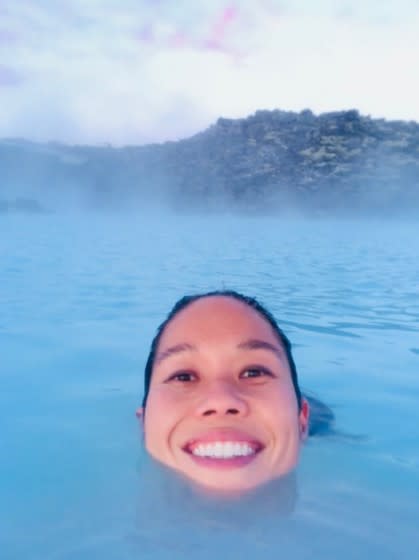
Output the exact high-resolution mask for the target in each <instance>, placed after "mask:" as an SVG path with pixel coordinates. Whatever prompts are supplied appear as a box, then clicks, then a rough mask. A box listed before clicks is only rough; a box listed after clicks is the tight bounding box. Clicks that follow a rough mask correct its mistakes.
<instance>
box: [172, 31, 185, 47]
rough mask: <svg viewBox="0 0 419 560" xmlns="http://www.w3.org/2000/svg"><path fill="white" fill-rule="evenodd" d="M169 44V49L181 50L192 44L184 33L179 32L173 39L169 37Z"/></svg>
mask: <svg viewBox="0 0 419 560" xmlns="http://www.w3.org/2000/svg"><path fill="white" fill-rule="evenodd" d="M168 44H169V47H173V48H175V49H181V48H184V47H187V46H188V45H189V44H190V39H189V37H188V36H187V35H186V33H184V32H183V31H177V32H176V33H174V34H173V35H172V36H171V37H169V41H168Z"/></svg>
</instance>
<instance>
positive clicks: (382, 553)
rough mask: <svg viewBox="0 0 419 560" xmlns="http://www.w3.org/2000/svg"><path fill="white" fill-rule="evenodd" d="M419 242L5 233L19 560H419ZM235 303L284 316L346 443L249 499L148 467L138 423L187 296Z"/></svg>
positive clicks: (311, 446)
mask: <svg viewBox="0 0 419 560" xmlns="http://www.w3.org/2000/svg"><path fill="white" fill-rule="evenodd" d="M417 233H418V232H417V226H414V224H410V225H400V224H386V225H385V227H383V226H380V225H378V224H350V223H346V224H332V223H320V222H313V223H303V222H299V223H298V222H294V223H291V222H290V223H284V222H281V221H279V220H275V219H273V218H271V219H268V220H263V219H255V218H249V219H243V220H238V219H228V218H225V219H223V220H217V223H215V224H214V223H213V218H212V219H205V218H199V219H198V218H195V219H193V218H190V219H186V218H183V219H182V220H181V219H180V218H174V217H165V218H164V219H163V218H162V217H159V216H156V217H149V218H147V219H145V218H144V217H142V218H141V219H140V218H139V219H133V218H131V219H129V220H128V219H126V220H122V219H120V220H118V219H116V218H111V217H109V218H107V219H105V218H99V217H93V216H91V217H89V218H86V217H85V218H81V217H80V218H78V219H70V218H69V217H67V218H63V217H58V216H45V217H44V218H42V220H40V219H37V220H36V221H33V220H32V221H31V220H29V219H25V220H23V219H19V218H18V217H17V216H15V217H13V218H12V217H7V218H4V219H3V218H2V221H1V222H0V277H1V288H0V309H1V313H0V360H1V362H0V383H1V391H0V429H1V438H0V458H1V460H0V550H1V558H2V560H3V559H5V560H9V559H19V560H29V559H30V560H33V559H37V558H42V559H43V560H63V559H68V560H74V559H75V560H78V559H85V558H86V559H87V558H89V560H90V559H91V558H99V557H100V558H101V559H102V560H111V559H114V558H115V559H118V560H123V559H125V558H127V559H128V558H130V559H133V558H141V559H143V558H153V559H156V560H159V558H169V557H170V558H171V560H177V559H183V558H185V557H188V556H189V555H190V554H193V555H195V556H196V557H197V558H210V557H211V558H214V556H221V557H224V556H227V557H232V558H238V559H239V560H244V559H245V558H250V557H252V558H253V559H254V558H255V556H261V557H263V558H264V559H266V558H268V559H269V558H275V559H277V558H280V557H285V558H292V559H293V560H294V559H295V560H301V559H305V558H319V557H323V558H339V559H340V560H346V559H348V560H349V559H352V558H361V559H363V558H365V559H369V558H370V557H378V556H379V557H380V560H387V559H389V560H390V559H392V558H398V559H399V558H401V559H403V558H408V557H409V558H411V557H412V554H413V552H414V551H416V550H417V549H418V547H419V537H418V532H417V519H418V518H419V506H418V504H419V453H418V445H417V442H418V441H419V415H418V407H417V402H418V398H419V377H418V375H417V372H418V367H419V361H418V358H419V350H418V337H419V284H418V278H419V255H418V250H417V247H416V245H415V244H414V243H412V239H416V238H417ZM218 288H235V289H237V290H240V291H243V292H244V293H248V294H249V295H254V296H256V297H258V298H259V299H260V300H261V301H262V302H263V303H265V304H266V306H267V307H268V308H269V309H270V310H272V312H273V313H274V314H275V316H276V317H277V319H278V321H279V324H280V325H281V326H282V327H283V328H284V330H285V332H286V334H287V335H288V336H289V337H290V339H291V340H292V341H293V343H294V349H295V359H296V364H297V368H298V370H299V374H300V379H301V384H302V388H303V390H304V391H305V392H307V393H308V394H309V395H312V394H313V395H315V397H316V398H320V399H321V401H323V402H325V403H327V405H330V408H331V412H332V416H330V413H329V412H328V411H327V409H325V410H324V411H323V412H324V414H325V415H324V416H323V417H321V416H319V417H318V424H317V426H318V428H319V430H320V431H321V429H320V428H322V426H323V428H322V429H324V428H326V430H325V431H326V432H328V433H329V431H330V429H329V428H330V426H332V429H333V430H334V435H333V436H332V437H313V438H310V440H309V441H308V443H307V444H306V445H305V448H304V450H303V454H302V459H301V462H300V466H299V468H298V471H297V473H296V475H295V476H294V475H293V476H291V477H289V478H288V477H287V478H286V479H284V480H281V481H276V482H274V483H272V484H270V485H268V486H266V487H264V488H261V489H259V490H258V491H256V492H255V493H252V494H249V495H248V496H246V497H241V498H240V500H235V501H232V502H228V501H225V500H222V501H220V500H218V499H209V498H208V497H206V496H203V495H201V494H199V493H198V494H197V493H196V492H193V491H192V490H191V488H190V487H188V485H187V484H185V482H184V481H182V480H179V479H178V478H177V477H174V476H173V474H172V473H167V472H165V471H164V470H162V469H161V468H159V466H156V465H155V464H152V463H148V462H147V459H146V458H145V457H143V456H142V452H141V443H140V437H139V434H138V427H137V424H136V419H135V416H134V411H135V409H136V407H137V406H138V405H139V404H140V402H141V396H142V395H141V390H142V375H141V370H142V367H143V365H144V361H145V358H146V355H147V352H148V345H149V343H150V341H151V338H152V335H153V334H154V331H155V329H156V327H157V325H158V324H159V323H160V321H161V320H162V318H163V317H164V316H165V314H166V313H167V311H168V309H169V308H170V307H171V306H172V304H173V303H174V301H176V300H177V299H178V298H179V297H180V296H182V295H184V294H185V293H195V292H197V291H208V290H211V289H218ZM333 415H334V417H335V419H334V420H333ZM322 422H323V424H322ZM342 434H354V435H355V436H356V435H357V434H360V435H362V436H365V438H363V439H357V438H356V437H352V438H351V437H342ZM139 455H140V457H141V459H140V461H138V457H139Z"/></svg>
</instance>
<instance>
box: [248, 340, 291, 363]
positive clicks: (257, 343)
mask: <svg viewBox="0 0 419 560" xmlns="http://www.w3.org/2000/svg"><path fill="white" fill-rule="evenodd" d="M237 348H240V349H243V350H269V351H270V352H273V353H274V354H275V356H277V357H278V358H281V359H283V358H284V351H283V350H282V348H281V347H280V346H277V345H276V344H272V343H271V342H267V341H266V340H259V339H257V338H250V339H249V340H245V341H244V342H240V344H238V345H237Z"/></svg>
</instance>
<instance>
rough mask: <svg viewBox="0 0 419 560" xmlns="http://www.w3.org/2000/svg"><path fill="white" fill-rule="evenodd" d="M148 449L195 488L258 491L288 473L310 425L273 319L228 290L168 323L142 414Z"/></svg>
mask: <svg viewBox="0 0 419 560" xmlns="http://www.w3.org/2000/svg"><path fill="white" fill-rule="evenodd" d="M143 421H144V434H145V445H146V449H147V451H148V452H149V453H150V454H151V455H152V456H153V457H154V458H155V459H157V460H158V461H160V462H162V463H163V464H165V465H166V466H168V467H171V468H174V469H176V470H177V471H179V472H181V473H182V474H184V475H186V476H187V477H188V478H190V479H192V480H193V481H195V482H197V483H198V484H201V485H204V486H207V487H209V488H212V489H216V490H222V491H238V490H247V489H250V488H254V487H256V486H258V485H260V484H263V483H265V482H267V481H269V480H272V479H273V478H277V477H279V476H281V475H283V474H285V473H287V472H289V471H290V470H292V469H293V468H294V467H295V465H296V463H297V460H298V454H299V449H300V444H301V440H302V439H303V437H304V436H305V434H306V431H307V424H308V405H307V403H306V401H304V400H303V402H302V405H301V408H300V410H299V407H298V403H297V397H296V394H295V389H294V386H293V383H292V379H291V373H290V368H289V365H288V361H287V358H286V355H285V352H284V349H283V347H282V344H281V342H280V341H279V338H278V336H277V335H276V333H275V332H274V331H273V329H272V327H271V325H270V324H269V323H268V322H267V321H266V320H265V319H264V318H263V317H262V316H261V315H260V314H259V313H258V312H257V311H255V310H254V309H252V308H251V307H249V306H248V305H246V304H245V303H243V302H241V301H237V300H234V299H233V298H231V297H226V296H211V297H204V298H201V299H198V300H197V301H195V302H193V303H191V304H190V305H188V306H187V307H186V308H184V309H182V310H181V311H180V312H179V313H178V314H177V315H176V316H175V317H174V318H173V319H172V320H171V321H170V322H169V323H168V324H167V325H166V327H165V329H164V331H163V334H162V336H161V338H160V341H159V344H158V347H157V352H156V357H155V360H154V364H153V370H152V377H151V384H150V390H149V394H148V398H147V405H146V408H145V411H144V420H143Z"/></svg>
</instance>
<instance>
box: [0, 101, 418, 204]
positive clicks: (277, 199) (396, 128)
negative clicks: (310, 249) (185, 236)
mask: <svg viewBox="0 0 419 560" xmlns="http://www.w3.org/2000/svg"><path fill="white" fill-rule="evenodd" d="M0 173H1V178H0V201H2V202H3V208H5V207H6V205H7V204H9V206H10V202H8V201H10V200H16V199H19V198H22V197H23V198H24V199H25V200H28V199H30V198H31V197H32V198H33V199H34V200H36V201H38V202H39V205H40V207H44V206H45V207H47V208H48V207H49V208H50V209H54V208H56V209H60V208H65V207H66V206H67V205H68V204H75V205H76V206H80V207H91V208H98V209H115V208H120V209H124V208H133V207H136V206H138V207H142V206H144V204H147V203H148V202H150V201H155V202H156V201H157V202H164V203H166V204H168V205H170V206H171V207H174V208H176V209H179V210H187V209H190V208H192V209H193V208H199V209H204V210H213V211H219V210H222V209H232V210H238V211H250V212H262V213H263V212H275V213H276V212H278V213H280V212H284V211H288V210H291V211H293V210H298V211H301V212H303V213H304V214H308V215H310V214H312V213H314V214H316V215H317V214H321V215H322V214H327V215H329V214H332V215H333V214H335V213H337V214H341V213H344V214H349V215H352V214H355V215H359V214H363V213H371V212H373V213H376V214H379V215H397V214H398V213H402V212H410V213H412V212H413V213H415V212H417V211H418V210H419V124H418V123H416V122H404V121H386V120H384V119H372V118H370V117H366V116H362V115H360V114H359V113H358V111H356V110H350V111H343V112H333V113H324V114H321V115H319V116H316V115H314V114H313V113H312V112H311V111H309V110H305V111H302V112H300V113H294V112H286V111H280V110H275V111H258V112H256V113H255V114H254V115H252V116H250V117H248V118H244V119H234V120H233V119H224V118H220V119H218V121H217V122H216V123H215V124H214V125H212V126H211V127H209V128H208V129H207V130H205V131H203V132H201V133H199V134H196V135H195V136H193V137H191V138H187V139H185V140H180V141H177V142H166V143H163V144H153V145H147V146H139V147H125V148H112V147H109V146H108V147H88V146H65V145H60V144H52V143H49V144H36V143H32V142H26V141H22V140H3V141H0ZM0 211H1V205H0ZM417 213H419V212H417Z"/></svg>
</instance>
